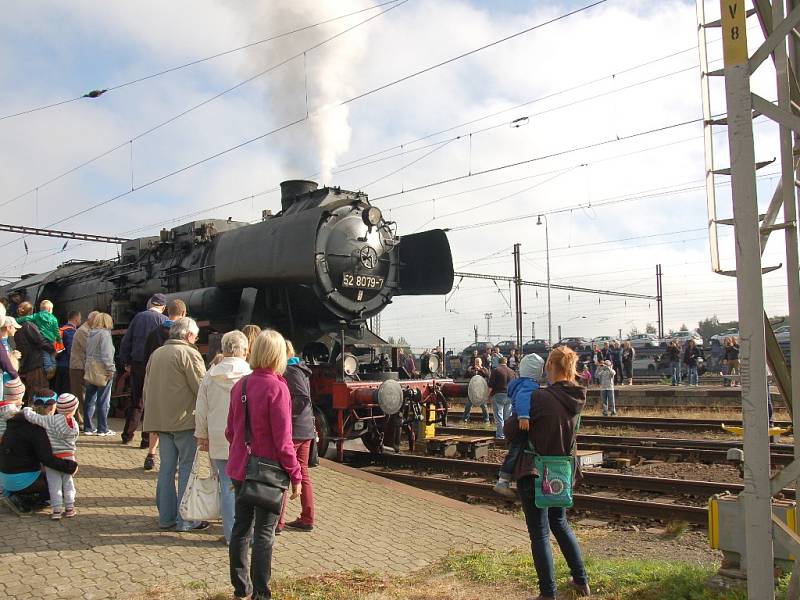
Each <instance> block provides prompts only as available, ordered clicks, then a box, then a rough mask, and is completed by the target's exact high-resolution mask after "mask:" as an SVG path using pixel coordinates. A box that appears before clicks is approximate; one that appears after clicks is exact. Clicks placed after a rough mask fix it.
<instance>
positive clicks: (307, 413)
mask: <svg viewBox="0 0 800 600" xmlns="http://www.w3.org/2000/svg"><path fill="white" fill-rule="evenodd" d="M286 350H287V354H288V356H289V363H288V365H287V367H286V372H285V373H284V374H283V377H284V379H286V385H287V386H288V387H289V393H290V394H291V396H292V441H293V442H294V451H295V453H296V454H297V461H298V462H299V463H300V473H301V475H302V478H303V485H302V487H301V488H300V506H301V508H302V510H301V512H300V516H299V517H298V518H297V519H296V520H294V521H292V522H290V523H285V525H286V527H291V528H292V529H299V530H301V531H311V530H312V529H314V488H313V486H312V484H311V477H310V476H309V474H308V461H309V458H310V453H311V443H312V441H313V440H314V439H315V438H316V437H317V432H316V430H315V429H314V409H313V408H312V406H311V369H309V368H308V367H307V366H306V364H305V363H304V362H303V361H302V360H301V359H300V358H299V357H297V356H294V347H293V346H292V344H291V342H287V343H286ZM287 496H288V494H284V495H283V507H282V509H281V517H280V520H279V521H278V526H277V531H279V532H280V531H281V530H282V529H283V527H284V520H283V513H284V511H285V509H286V499H287Z"/></svg>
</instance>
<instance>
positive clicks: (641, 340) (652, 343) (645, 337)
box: [628, 333, 660, 348]
mask: <svg viewBox="0 0 800 600" xmlns="http://www.w3.org/2000/svg"><path fill="white" fill-rule="evenodd" d="M628 341H629V342H630V343H631V346H633V347H634V348H658V346H659V345H660V344H659V341H658V336H657V335H654V334H652V333H637V334H636V335H632V336H630V337H629V338H628Z"/></svg>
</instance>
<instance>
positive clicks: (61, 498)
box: [22, 390, 80, 521]
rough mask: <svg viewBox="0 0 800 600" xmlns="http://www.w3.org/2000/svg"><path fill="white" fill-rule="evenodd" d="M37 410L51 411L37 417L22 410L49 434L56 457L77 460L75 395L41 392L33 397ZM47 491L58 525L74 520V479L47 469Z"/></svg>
mask: <svg viewBox="0 0 800 600" xmlns="http://www.w3.org/2000/svg"><path fill="white" fill-rule="evenodd" d="M33 404H34V405H35V406H45V407H48V411H47V412H46V414H38V413H35V412H34V411H33V410H31V408H29V407H27V406H26V407H25V408H24V409H22V412H23V414H24V415H25V418H26V419H27V420H28V421H30V422H31V423H33V424H35V425H39V426H40V427H42V428H43V429H44V430H45V431H46V432H47V438H48V439H49V440H50V446H51V447H52V449H53V456H56V457H58V458H67V459H69V460H75V450H76V444H77V441H78V435H79V433H80V429H79V428H78V422H77V421H76V420H75V418H74V416H75V411H76V410H77V408H78V399H77V398H76V397H75V396H73V395H72V394H61V395H60V396H57V395H56V393H55V392H54V391H52V390H39V391H38V392H37V393H36V394H34V396H33ZM44 470H45V475H46V476H47V487H48V489H49V490H50V507H51V508H52V509H53V514H52V516H51V517H50V518H51V519H53V520H54V521H59V520H60V519H61V517H62V513H61V509H62V507H63V508H64V513H63V516H65V517H67V518H69V517H74V516H75V515H76V514H77V513H76V512H75V481H74V480H73V479H72V475H69V474H67V473H62V472H60V471H56V470H55V469H51V468H50V467H45V468H44Z"/></svg>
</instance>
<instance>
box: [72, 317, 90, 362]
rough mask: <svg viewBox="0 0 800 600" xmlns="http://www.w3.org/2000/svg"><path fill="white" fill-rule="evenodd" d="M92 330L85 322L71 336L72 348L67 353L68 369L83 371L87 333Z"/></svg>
mask: <svg viewBox="0 0 800 600" xmlns="http://www.w3.org/2000/svg"><path fill="white" fill-rule="evenodd" d="M91 330H92V328H91V327H89V323H88V322H86V323H84V324H83V325H81V326H80V327H78V330H77V331H76V332H75V335H73V336H72V347H71V348H70V351H69V368H70V369H80V370H81V371H83V369H84V367H85V366H86V339H87V338H88V337H89V332H90V331H91Z"/></svg>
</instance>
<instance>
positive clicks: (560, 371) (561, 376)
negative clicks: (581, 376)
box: [545, 346, 578, 381]
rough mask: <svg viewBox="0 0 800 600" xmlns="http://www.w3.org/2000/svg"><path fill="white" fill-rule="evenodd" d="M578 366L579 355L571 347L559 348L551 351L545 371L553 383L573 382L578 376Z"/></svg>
mask: <svg viewBox="0 0 800 600" xmlns="http://www.w3.org/2000/svg"><path fill="white" fill-rule="evenodd" d="M577 364H578V355H577V353H576V352H575V351H574V350H573V349H572V348H570V347H569V346H559V347H558V348H553V350H551V351H550V355H549V356H548V357H547V364H545V369H547V371H548V374H549V375H550V378H551V379H552V380H553V381H572V380H574V379H575V376H576V375H577V371H576V369H575V367H576V365H577Z"/></svg>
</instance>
